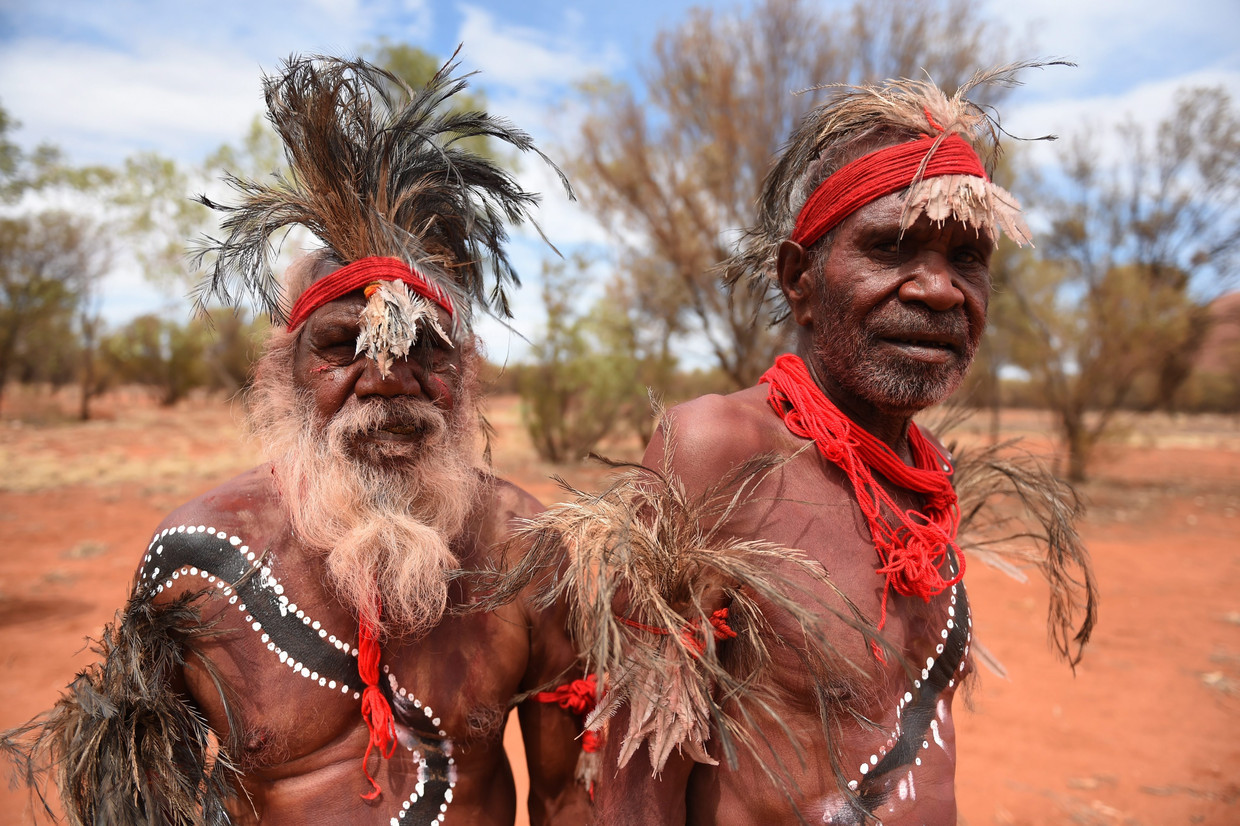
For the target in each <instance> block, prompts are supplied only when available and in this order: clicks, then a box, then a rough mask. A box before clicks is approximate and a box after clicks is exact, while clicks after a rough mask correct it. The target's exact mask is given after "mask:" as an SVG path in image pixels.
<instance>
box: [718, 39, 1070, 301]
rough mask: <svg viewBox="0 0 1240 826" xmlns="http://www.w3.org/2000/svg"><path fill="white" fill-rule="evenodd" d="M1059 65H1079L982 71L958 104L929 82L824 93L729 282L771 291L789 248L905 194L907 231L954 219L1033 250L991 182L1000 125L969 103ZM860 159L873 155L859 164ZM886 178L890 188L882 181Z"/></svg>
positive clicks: (1016, 214)
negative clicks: (783, 249) (985, 90)
mask: <svg viewBox="0 0 1240 826" xmlns="http://www.w3.org/2000/svg"><path fill="white" fill-rule="evenodd" d="M1051 65H1072V64H1070V63H1066V62H1064V61H1026V62H1021V63H1012V64H1008V65H1006V66H1001V67H998V68H994V69H989V70H985V71H978V72H975V73H974V74H973V76H972V77H970V78H969V80H968V81H966V82H965V83H964V84H963V85H961V86H960V87H959V89H957V91H956V92H955V93H954V94H952V95H951V96H948V95H947V94H946V93H945V92H943V90H942V89H940V88H939V87H938V86H936V85H935V84H934V83H933V82H931V81H929V80H909V79H899V80H888V81H885V82H883V83H882V84H876V85H870V86H843V85H840V86H838V87H820V88H837V89H838V90H839V91H838V93H837V94H836V95H835V96H834V97H832V98H831V99H830V100H828V101H827V102H826V103H824V104H822V105H821V106H818V107H817V108H815V109H813V110H811V111H810V112H809V113H808V114H807V115H806V116H805V118H804V119H803V120H802V121H801V124H800V125H799V126H798V127H797V129H796V130H795V131H794V132H793V134H792V135H791V137H790V138H789V140H788V142H787V144H786V145H785V146H784V149H783V151H782V152H781V154H780V156H779V158H778V160H777V162H776V164H775V165H774V166H773V167H772V169H771V171H770V172H769V173H768V174H767V177H766V179H765V180H764V181H763V186H762V191H761V194H760V196H759V199H758V214H757V221H756V222H755V223H754V225H753V226H751V227H750V228H749V229H748V230H747V231H746V233H745V236H744V238H743V239H742V242H741V246H740V249H739V251H738V253H737V255H736V256H735V257H734V258H733V259H732V262H731V265H730V266H729V267H728V280H729V282H732V283H735V282H736V281H738V280H740V279H741V278H742V277H748V279H749V280H750V281H751V283H752V284H753V286H754V287H755V288H759V289H762V288H764V287H765V285H766V284H768V283H770V281H771V280H772V279H774V277H775V259H776V255H777V253H778V250H779V245H780V244H781V243H782V242H783V241H785V240H787V239H790V238H791V239H793V240H797V241H798V242H801V243H803V245H805V246H809V245H810V244H812V243H813V242H814V241H816V240H818V238H821V237H822V236H823V235H825V234H826V233H827V232H829V231H830V229H832V228H833V227H834V226H835V225H838V222H839V221H841V220H843V218H844V217H847V214H849V213H850V212H851V211H852V210H855V209H857V208H859V206H861V205H864V203H867V202H868V201H869V200H873V199H874V198H875V197H881V195H885V194H889V193H891V192H896V191H901V190H905V191H906V198H905V207H904V213H903V215H902V216H901V228H902V229H907V228H908V227H909V226H911V225H912V224H913V223H914V222H915V221H916V220H917V219H918V218H919V217H921V216H922V215H925V216H927V217H928V218H930V220H932V221H934V222H936V223H939V224H941V223H942V222H943V221H946V220H947V219H949V218H950V219H955V220H958V221H961V222H962V223H965V224H968V225H969V226H972V227H974V228H976V229H979V230H981V229H985V230H987V231H988V232H989V233H990V234H991V236H992V237H993V238H994V239H995V240H996V242H997V241H998V234H999V232H1000V231H1002V232H1004V233H1006V234H1007V235H1008V237H1010V238H1012V240H1014V241H1016V242H1017V244H1020V245H1024V244H1026V243H1032V236H1031V234H1030V232H1029V228H1028V226H1027V225H1026V224H1025V221H1024V218H1023V216H1022V215H1021V211H1020V204H1019V203H1018V202H1017V200H1016V199H1015V198H1014V197H1012V195H1011V194H1010V193H1008V192H1007V191H1006V190H1004V189H1003V188H1002V187H999V186H998V185H996V184H995V183H994V182H993V181H991V180H990V176H989V172H990V170H992V169H993V167H994V165H995V162H996V161H997V160H998V158H999V156H1000V153H1001V147H1000V145H999V135H1000V133H1001V132H1002V131H1003V130H1002V128H1001V126H1000V125H999V122H998V120H997V116H996V115H995V114H994V113H993V112H992V111H991V110H990V109H989V108H988V107H985V106H983V105H981V104H979V103H976V102H974V101H972V100H970V99H969V98H968V97H967V96H968V94H969V93H970V92H972V91H974V90H976V89H978V88H979V87H984V86H987V85H991V86H999V87H1011V86H1017V85H1019V84H1020V82H1019V81H1018V80H1017V75H1018V74H1019V73H1020V72H1021V71H1022V70H1024V69H1028V68H1041V67H1044V66H1051ZM1054 139H1055V136H1054V135H1045V136H1042V137H1040V138H1037V139H1036V140H1054ZM893 143H894V144H896V145H894V146H893V145H892V144H893ZM858 150H864V151H862V152H860V156H858ZM979 150H980V157H979V155H978V152H979ZM896 166H900V167H901V170H900V172H899V173H897V172H896V171H895V167H896ZM880 177H883V178H889V179H890V180H888V181H884V182H878V181H876V180H875V179H876V178H880ZM841 179H843V180H841ZM850 181H851V183H852V187H851V188H850V187H849V186H847V184H848V183H849V182H850ZM857 189H861V190H868V191H862V192H860V193H858V192H857V191H856V190H857ZM832 190H835V191H832ZM815 196H818V198H817V199H816V198H815ZM823 196H827V197H826V198H824V197H823ZM845 196H851V197H852V200H853V205H852V209H851V210H848V211H846V212H845V211H843V210H841V209H838V208H837V209H836V210H835V212H836V215H833V216H827V217H826V219H825V220H822V221H819V222H818V225H817V226H816V227H814V228H813V229H814V230H815V231H813V232H800V230H801V229H802V226H803V225H804V224H806V223H807V221H806V218H805V215H804V213H807V212H810V211H811V210H812V209H814V208H815V207H817V208H818V210H819V212H823V213H825V212H827V211H828V210H827V208H826V207H827V206H829V205H830V202H832V201H838V200H840V199H842V198H844V197H845ZM816 200H817V201H820V202H823V201H825V202H826V203H825V204H824V203H816ZM858 202H859V203H858ZM840 212H843V214H842V215H840V214H839V213H840ZM832 218H834V219H835V223H831V219H832ZM824 227H825V228H824Z"/></svg>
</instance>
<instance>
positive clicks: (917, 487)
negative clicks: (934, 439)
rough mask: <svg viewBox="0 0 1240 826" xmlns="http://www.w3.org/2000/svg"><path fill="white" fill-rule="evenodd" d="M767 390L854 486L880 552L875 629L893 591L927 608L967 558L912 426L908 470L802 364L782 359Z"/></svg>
mask: <svg viewBox="0 0 1240 826" xmlns="http://www.w3.org/2000/svg"><path fill="white" fill-rule="evenodd" d="M760 381H761V382H765V383H767V384H769V385H770V386H771V389H770V393H769V395H768V396H767V400H768V401H769V402H770V404H771V407H772V408H774V410H775V412H776V413H777V414H778V415H779V417H780V418H782V419H783V420H784V424H785V425H786V426H787V428H788V430H789V431H791V432H792V433H793V434H795V435H797V436H800V437H802V438H805V439H813V440H814V443H815V444H816V445H817V446H818V450H819V452H820V453H822V455H823V456H824V457H825V458H826V459H827V460H828V461H830V462H831V463H832V464H834V465H836V466H837V467H839V468H840V469H841V470H843V471H844V473H845V475H847V476H848V479H849V481H850V482H852V486H853V492H854V493H855V494H856V496H857V503H858V505H860V507H861V512H862V513H863V514H864V515H865V519H866V522H867V523H869V526H870V534H871V536H872V537H873V538H874V549H875V550H876V551H877V552H878V559H879V562H881V563H882V564H881V565H880V566H879V568H878V571H877V573H879V574H881V575H882V576H883V577H885V580H886V581H885V582H884V585H883V599H882V612H881V614H880V615H879V620H878V628H879V629H880V630H881V629H882V627H883V625H884V624H885V623H886V622H887V597H888V595H889V594H890V592H891V591H892V590H894V591H895V592H896V593H897V594H900V595H902V596H917V597H921V598H922V599H923V600H925V601H926V602H929V601H930V598H931V597H933V596H937V595H938V594H941V593H943V592H944V591H945V590H947V589H948V588H950V587H951V586H953V585H955V584H956V583H958V582H960V581H961V580H962V579H963V578H964V554H963V553H961V551H960V548H959V547H958V546H957V545H956V531H957V529H958V528H959V527H960V509H959V507H958V506H957V504H956V491H955V489H954V488H953V487H952V484H951V470H950V468H949V469H947V470H944V469H943V468H944V467H945V466H946V463H945V462H944V461H943V457H942V456H940V455H939V452H938V451H937V450H936V449H935V448H934V446H933V445H931V444H930V442H929V441H927V439H926V437H925V436H924V435H922V432H921V430H920V429H918V427H917V425H916V424H912V423H910V425H909V433H908V436H909V446H910V447H911V448H912V451H913V465H914V466H913V467H909V466H908V465H906V464H904V462H902V461H901V460H900V457H899V456H897V455H896V454H895V451H893V450H892V449H891V448H889V447H888V446H887V445H886V444H884V443H883V442H882V441H880V440H879V439H878V438H876V437H875V436H873V435H872V434H870V433H869V432H867V431H866V430H865V429H864V428H862V427H859V426H857V425H856V424H855V423H854V422H853V421H852V420H851V419H849V418H848V417H847V416H846V415H844V413H843V412H842V411H841V410H840V409H839V408H838V407H836V406H835V405H834V404H832V403H831V401H830V400H829V399H828V398H827V397H826V394H824V393H823V392H822V390H820V389H819V387H818V385H817V384H815V383H814V380H813V378H812V377H811V376H810V374H809V370H808V369H806V367H805V363H804V362H803V361H801V359H800V358H798V357H797V356H794V355H783V356H780V357H779V358H777V359H776V360H775V366H773V367H772V368H771V369H770V370H767V371H766V373H765V374H764V375H763V376H762V379H761V380H760ZM875 471H877V472H878V473H881V474H882V475H883V476H884V477H885V478H886V479H887V480H888V481H890V482H891V483H892V484H894V485H896V486H898V487H901V488H904V489H906V490H910V491H913V492H914V493H919V494H921V495H922V497H923V498H924V501H925V506H924V507H923V508H922V510H916V509H909V510H902V509H901V508H900V506H899V505H897V504H896V503H895V501H894V500H893V499H892V498H891V495H890V494H888V493H887V491H886V490H885V489H884V488H883V486H882V485H880V484H878V483H877V482H875V481H874V472H875ZM949 555H950V556H954V557H955V559H956V560H958V562H957V565H958V566H959V569H958V570H957V572H956V575H955V576H953V577H952V578H951V579H944V578H943V575H942V573H940V569H941V568H942V567H943V564H944V562H945V561H946V560H947V559H948V558H949Z"/></svg>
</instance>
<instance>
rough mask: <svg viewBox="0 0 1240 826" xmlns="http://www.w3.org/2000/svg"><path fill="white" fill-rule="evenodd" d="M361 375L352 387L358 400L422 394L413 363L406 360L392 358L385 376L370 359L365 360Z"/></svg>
mask: <svg viewBox="0 0 1240 826" xmlns="http://www.w3.org/2000/svg"><path fill="white" fill-rule="evenodd" d="M365 362H366V364H365V366H364V367H363V368H362V374H361V375H360V376H359V377H358V379H357V383H356V384H354V386H353V392H354V394H356V395H357V396H358V398H366V397H368V396H379V397H383V398H395V397H396V396H417V395H420V394H421V393H422V383H421V382H420V381H419V380H418V376H417V372H416V370H415V369H414V365H413V363H412V362H411V361H410V360H409V359H408V358H394V359H392V362H391V363H390V364H389V365H388V369H387V373H386V375H385V374H384V372H383V371H382V370H380V369H379V364H378V362H376V361H375V360H374V359H372V358H366V359H365Z"/></svg>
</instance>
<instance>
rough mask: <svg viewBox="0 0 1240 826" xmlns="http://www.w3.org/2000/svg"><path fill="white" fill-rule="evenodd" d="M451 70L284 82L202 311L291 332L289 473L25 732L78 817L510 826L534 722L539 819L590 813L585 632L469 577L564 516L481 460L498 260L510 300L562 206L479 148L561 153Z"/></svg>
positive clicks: (182, 511)
mask: <svg viewBox="0 0 1240 826" xmlns="http://www.w3.org/2000/svg"><path fill="white" fill-rule="evenodd" d="M451 68H452V67H451V66H447V67H445V68H444V70H442V71H441V72H440V73H439V75H437V76H436V77H435V78H434V79H433V80H432V81H431V82H430V84H428V86H427V87H426V89H425V90H422V91H420V92H419V93H417V94H414V93H412V92H411V90H409V89H408V88H407V87H405V86H404V85H403V84H402V83H401V82H400V81H398V80H397V79H396V78H395V77H393V76H391V75H389V74H387V73H386V72H383V71H381V70H378V69H376V68H375V67H372V66H369V65H367V64H365V63H362V62H360V61H343V60H334V59H326V58H317V59H290V61H289V62H288V64H287V66H286V67H285V71H284V72H283V73H282V74H281V75H279V76H276V77H271V78H268V79H267V80H266V82H265V90H266V97H267V105H268V110H269V117H270V119H271V121H272V123H273V125H274V126H275V127H276V130H277V131H278V132H279V134H280V136H281V138H282V140H283V141H284V144H285V149H286V153H287V156H288V160H289V165H290V173H289V174H288V175H287V177H285V178H277V179H276V180H275V182H274V183H272V184H269V185H268V184H260V183H256V182H241V181H235V180H234V181H233V184H234V186H235V188H236V189H237V190H238V191H239V192H240V193H241V202H240V204H239V205H237V206H232V207H221V206H219V205H217V204H213V203H211V202H209V201H206V199H204V202H205V203H207V204H208V205H209V206H212V207H215V208H219V209H224V210H226V211H228V213H229V216H228V218H227V219H226V220H225V222H224V229H225V231H226V232H227V237H226V239H225V240H223V241H213V242H212V245H211V246H210V248H209V249H208V251H207V252H208V253H210V254H212V255H213V256H214V260H215V265H214V269H213V272H212V275H211V279H210V281H209V283H208V284H206V285H205V286H204V291H205V292H206V293H207V294H208V295H213V296H217V297H221V298H224V299H226V300H227V299H229V298H231V297H232V293H234V292H235V291H236V290H235V289H233V288H234V287H235V286H236V283H235V282H237V281H238V280H239V281H240V284H241V287H242V290H243V291H245V292H249V293H251V294H252V295H253V296H254V297H255V298H256V299H257V300H258V302H259V303H260V304H261V305H262V306H263V307H264V308H265V309H267V310H268V311H269V312H270V314H271V316H272V320H273V328H272V332H271V335H270V338H269V341H268V344H267V350H266V353H265V355H264V356H263V358H262V359H261V361H260V363H259V365H258V368H257V371H256V377H255V384H254V388H253V394H252V398H251V400H250V401H251V403H250V410H249V419H250V422H251V425H252V427H253V429H254V431H255V433H256V434H257V436H258V437H259V439H260V440H261V442H262V443H263V445H264V447H265V449H266V451H267V453H268V456H269V459H270V462H269V463H268V464H264V465H262V466H260V467H257V468H254V469H253V470H251V471H249V472H247V473H245V474H242V475H241V476H239V477H237V478H235V479H233V480H231V481H229V482H226V483H225V484H223V485H222V486H220V487H218V488H216V489H214V490H212V491H210V492H208V493H206V494H204V495H202V496H200V497H198V498H197V499H195V500H193V501H191V502H189V503H188V504H186V505H183V506H182V507H180V508H178V509H177V510H175V511H174V512H173V513H172V514H171V515H169V516H168V518H167V519H166V520H164V522H163V523H162V524H161V525H160V526H159V528H158V530H157V532H156V533H155V536H154V538H153V539H152V540H151V543H150V546H149V548H148V549H147V550H146V551H145V552H144V555H143V557H142V561H141V565H140V569H139V571H138V575H137V579H136V581H135V587H134V593H133V596H132V597H131V599H130V601H129V604H128V605H127V606H126V608H125V609H124V611H123V612H122V615H121V616H120V618H119V620H118V622H117V623H116V624H115V625H114V626H111V627H110V628H109V629H107V631H106V632H105V636H104V639H103V641H102V644H101V647H100V650H101V653H102V654H103V655H104V658H103V660H102V662H101V663H100V664H99V665H97V666H96V667H94V668H92V669H91V670H89V671H87V672H85V673H84V674H82V675H80V676H79V677H78V679H77V680H76V681H75V682H74V683H73V685H72V686H71V687H70V691H69V692H68V693H67V694H66V696H65V698H64V699H62V701H61V702H60V704H58V706H57V708H56V709H54V710H53V711H52V712H49V713H48V714H47V715H45V716H44V717H43V718H41V719H39V720H36V721H35V722H34V723H32V724H30V725H29V726H27V727H26V728H25V729H24V731H22V732H18V733H10V735H9V736H6V738H5V745H6V747H8V748H9V749H12V750H16V751H18V752H19V753H21V754H22V756H24V757H25V759H26V760H27V761H28V762H27V768H28V769H29V770H30V771H31V772H32V774H31V775H30V778H31V779H32V780H34V781H37V780H38V779H39V778H38V775H39V774H40V772H42V771H44V770H49V769H54V770H55V771H56V772H57V777H56V780H57V783H58V785H59V786H60V790H61V796H62V800H63V804H64V807H65V810H66V811H67V813H68V814H69V816H70V819H71V821H73V822H75V823H136V822H141V823H168V822H172V823H203V822H205V823H229V822H231V823H248V822H259V821H261V822H263V823H266V824H280V823H289V824H304V823H311V822H314V823H333V824H335V823H383V824H388V823H391V824H404V823H419V824H428V823H431V824H434V823H448V824H451V823H470V824H500V823H512V822H513V819H514V815H515V808H516V797H515V792H514V781H513V776H512V772H511V769H510V767H509V764H508V760H507V757H506V755H505V752H504V749H503V742H502V740H503V728H504V722H505V719H506V716H507V711H508V710H509V708H510V707H511V706H513V705H514V704H518V708H519V712H520V718H521V726H522V730H523V734H524V737H525V748H526V753H527V755H528V758H529V759H528V762H529V770H530V780H531V789H530V805H529V809H530V819H531V821H532V822H534V823H547V822H564V823H574V824H576V823H583V822H586V821H587V820H589V817H590V810H589V802H588V798H587V795H586V792H585V790H584V789H583V788H582V787H581V786H579V785H578V784H577V783H576V782H575V781H574V776H573V775H574V770H575V767H576V765H577V762H578V756H579V753H580V751H581V748H580V745H579V744H578V743H577V742H575V740H576V738H577V736H578V735H579V733H580V720H579V718H577V717H575V716H574V715H573V714H570V713H569V712H568V711H565V710H564V707H567V706H570V705H572V702H571V700H572V697H573V683H571V682H569V681H570V680H571V670H572V668H573V665H574V653H573V650H572V647H571V645H570V644H569V641H568V639H567V637H566V635H565V631H564V625H563V616H562V610H561V609H560V608H559V607H558V606H552V607H550V608H540V607H537V606H534V605H532V604H531V603H530V602H529V601H527V600H525V599H523V598H521V597H518V598H517V599H515V600H514V601H512V602H509V603H507V604H504V605H501V606H500V607H498V608H495V609H494V610H490V611H479V610H473V611H471V610H470V603H471V602H472V601H473V600H474V598H475V597H477V596H479V591H478V587H477V585H476V582H475V581H474V580H471V578H470V577H469V576H468V575H467V573H463V572H469V571H471V570H485V569H490V568H493V567H495V566H496V565H498V562H499V559H498V558H499V554H500V551H499V550H498V549H499V548H500V547H502V546H504V543H505V541H506V540H507V539H508V537H509V534H510V532H511V531H512V530H513V529H514V527H515V526H516V524H517V523H518V521H519V520H520V519H521V518H523V517H527V516H531V515H533V514H535V513H537V512H538V511H539V510H541V507H540V506H539V504H538V503H537V502H536V501H535V500H534V499H533V498H532V497H531V496H530V495H529V494H527V493H525V492H523V491H521V490H520V489H518V488H517V487H515V486H513V485H511V484H509V483H507V482H505V481H503V480H500V479H497V478H496V477H494V476H493V475H492V474H491V473H490V472H489V471H488V470H487V469H486V468H485V466H483V464H482V462H481V460H480V458H479V456H478V452H479V451H478V438H477V437H478V434H477V422H478V419H479V411H478V407H477V398H476V395H475V394H476V389H477V378H476V376H477V364H478V361H479V358H480V357H479V355H478V352H477V348H476V345H475V341H474V338H473V335H472V333H471V330H470V315H471V312H472V306H473V304H475V303H478V302H481V301H486V300H487V299H486V298H485V297H484V295H485V294H486V292H487V290H484V283H483V282H484V275H483V261H484V260H485V259H489V260H490V263H491V266H492V270H493V272H494V274H495V278H494V284H493V286H490V287H488V290H489V291H490V297H491V300H492V301H494V302H495V306H496V307H498V308H500V309H504V308H506V301H505V299H504V297H503V287H504V286H505V283H506V282H508V281H515V277H514V274H513V273H512V271H511V268H510V267H509V265H508V262H507V260H506V258H505V256H504V252H503V247H502V244H503V242H504V241H505V240H506V234H505V227H504V221H508V222H517V221H520V220H522V219H523V218H525V217H526V212H527V208H528V207H529V206H530V205H531V204H532V203H534V201H535V196H534V195H532V194H530V193H528V192H525V191H523V190H522V189H520V188H519V187H518V186H517V185H516V183H515V182H514V181H513V180H512V179H511V178H510V176H509V175H508V174H507V173H505V172H504V171H503V170H501V169H499V168H498V167H496V166H495V165H494V164H492V163H491V162H490V161H489V160H487V159H486V158H484V157H481V156H479V155H477V154H475V153H472V152H469V151H467V150H464V149H461V148H460V145H459V143H456V142H455V141H456V140H457V139H458V138H460V137H472V136H488V137H490V138H492V139H496V140H499V141H503V142H506V143H508V144H510V145H512V146H515V147H516V148H517V149H520V150H522V151H534V152H536V153H537V150H534V149H533V147H532V145H531V143H530V141H529V139H528V137H527V136H525V135H524V134H523V133H520V132H518V131H516V130H514V129H512V128H511V127H509V126H508V125H506V124H504V123H503V122H500V121H497V120H495V119H492V118H490V117H488V116H486V115H485V114H480V113H467V114H460V115H454V114H451V113H447V114H445V110H444V106H443V104H444V101H445V100H447V99H448V98H449V97H450V96H451V95H452V94H453V93H455V92H457V91H459V90H460V89H461V88H463V86H464V83H463V82H462V81H459V80H452V79H451V78H450V77H449V71H450V69H451ZM538 154H539V156H540V157H541V154H540V153H538ZM544 160H545V158H544ZM291 224H301V225H303V226H305V227H306V228H308V229H309V230H311V231H312V232H313V233H314V234H315V235H316V236H317V237H318V238H319V240H320V241H322V242H323V244H324V248H323V249H322V250H320V251H318V252H316V253H313V254H311V255H310V256H308V257H306V258H303V259H302V260H300V261H299V262H298V263H297V264H295V265H294V266H292V267H290V268H289V270H288V272H286V273H285V277H284V279H283V282H282V283H281V284H279V285H277V283H276V280H275V278H274V276H273V275H272V273H271V269H270V263H269V261H268V257H269V254H270V246H269V238H270V236H271V234H272V233H273V232H274V231H275V230H277V229H279V228H281V227H283V226H288V225H291ZM505 553H512V550H511V546H509V549H508V550H506V551H505ZM560 683H567V685H566V686H563V687H561V688H560V689H555V688H554V687H555V686H557V685H558V684H560ZM577 683H578V684H580V683H582V681H577ZM583 691H584V688H582V687H581V686H578V688H577V693H578V694H580V693H582V692H583ZM535 694H537V695H538V696H531V695H535ZM525 698H528V701H527V702H522V700H523V699H525ZM539 700H544V701H547V700H552V701H555V700H563V701H564V702H539ZM562 706H563V707H562Z"/></svg>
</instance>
